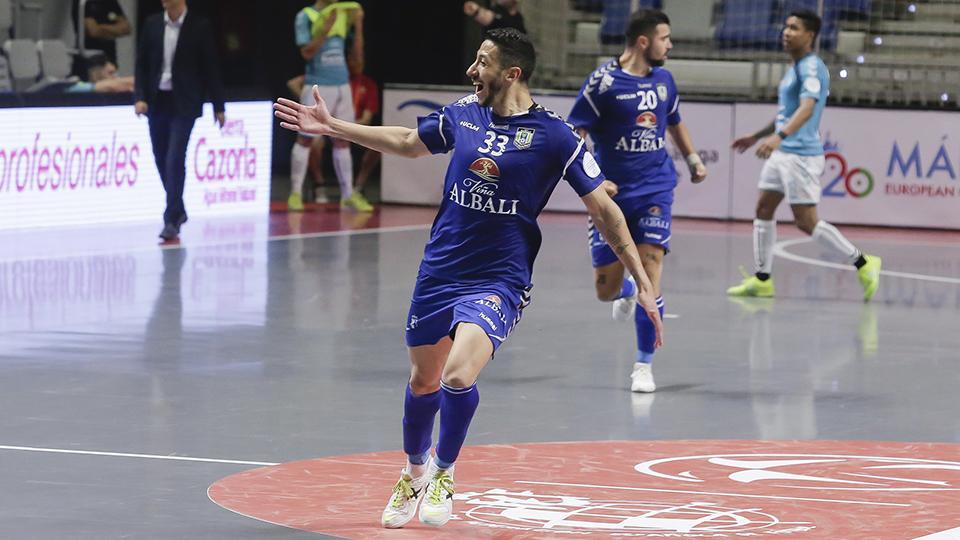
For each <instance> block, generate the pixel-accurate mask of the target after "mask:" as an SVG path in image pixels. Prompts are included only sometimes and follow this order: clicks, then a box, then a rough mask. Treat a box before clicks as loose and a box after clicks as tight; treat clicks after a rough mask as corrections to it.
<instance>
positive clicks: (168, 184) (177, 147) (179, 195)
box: [148, 91, 196, 226]
mask: <svg viewBox="0 0 960 540" xmlns="http://www.w3.org/2000/svg"><path fill="white" fill-rule="evenodd" d="M148 117H149V124H150V142H151V143H152V144H153V158H154V160H156V163H157V170H158V171H159V172H160V181H162V182H163V189H164V191H166V192H167V208H166V210H164V212H163V222H164V223H172V224H174V225H176V226H179V225H180V224H181V223H183V222H185V221H186V220H187V210H186V208H184V206H183V184H184V180H185V179H186V175H187V170H186V169H187V167H186V159H187V143H189V142H190V132H191V131H193V124H194V122H195V121H196V118H190V117H187V116H182V115H178V114H177V113H176V107H175V106H174V102H173V93H172V92H163V91H161V92H159V93H158V94H157V99H156V100H155V101H154V103H153V104H152V105H151V106H150V110H149V111H148Z"/></svg>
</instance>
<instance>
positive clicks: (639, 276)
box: [581, 186, 663, 347]
mask: <svg viewBox="0 0 960 540" xmlns="http://www.w3.org/2000/svg"><path fill="white" fill-rule="evenodd" d="M581 200H582V201H583V204H584V205H586V207H587V212H588V213H589V214H590V218H591V219H593V223H594V225H596V226H597V228H598V229H599V230H600V234H602V235H603V238H604V239H605V240H606V241H607V244H609V245H610V248H611V249H612V250H613V252H614V253H616V255H617V258H619V259H620V262H622V263H623V265H624V266H625V267H626V268H627V270H628V271H629V272H630V274H631V275H632V276H633V279H635V280H636V281H637V287H638V288H639V289H640V290H639V292H638V293H637V302H638V303H639V304H640V305H641V306H643V310H644V311H645V312H646V314H647V317H650V320H651V321H652V322H653V326H654V328H656V331H657V340H656V346H657V347H660V346H662V345H663V323H662V321H661V320H660V311H659V310H658V309H657V301H656V298H655V295H654V293H653V284H652V283H651V282H650V278H649V277H647V273H646V272H644V270H643V264H642V263H641V262H640V254H639V253H638V252H637V246H636V245H634V243H633V239H632V238H631V236H630V229H628V228H627V221H626V219H625V218H624V217H623V212H622V211H621V210H620V207H619V206H617V203H615V202H613V199H611V198H610V196H609V195H607V192H606V191H605V190H604V189H603V187H602V186H600V187H597V189H595V190H593V191H591V192H590V193H588V194H587V195H584V196H583V197H581Z"/></svg>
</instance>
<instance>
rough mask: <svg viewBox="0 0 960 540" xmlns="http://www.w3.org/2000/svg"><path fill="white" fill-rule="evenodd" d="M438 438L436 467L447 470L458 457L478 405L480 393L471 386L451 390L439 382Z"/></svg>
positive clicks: (474, 385) (451, 388) (475, 386)
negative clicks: (440, 397)
mask: <svg viewBox="0 0 960 540" xmlns="http://www.w3.org/2000/svg"><path fill="white" fill-rule="evenodd" d="M440 393H441V394H443V398H442V399H441V401H440V438H439V439H438V440H437V459H436V462H437V466H438V467H440V468H441V469H449V468H450V466H451V465H453V462H454V461H456V460H457V456H458V455H460V448H462V447H463V441H464V440H466V438H467V429H468V428H469V427H470V420H472V419H473V413H475V412H476V411H477V405H479V404H480V391H479V390H477V385H476V384H473V385H470V386H468V387H467V388H453V387H451V386H447V385H445V384H443V382H442V381H441V382H440Z"/></svg>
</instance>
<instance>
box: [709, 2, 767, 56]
mask: <svg viewBox="0 0 960 540" xmlns="http://www.w3.org/2000/svg"><path fill="white" fill-rule="evenodd" d="M782 24H783V21H782V20H781V17H780V5H779V2H778V0H725V1H724V2H723V3H722V4H721V14H720V20H719V22H718V23H717V30H716V33H715V34H714V38H715V39H716V41H717V45H719V46H720V47H722V48H748V49H770V50H775V49H777V48H779V47H780V29H781V26H782Z"/></svg>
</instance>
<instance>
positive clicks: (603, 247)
mask: <svg viewBox="0 0 960 540" xmlns="http://www.w3.org/2000/svg"><path fill="white" fill-rule="evenodd" d="M617 204H618V205H619V206H620V209H621V210H623V216H624V217H625V218H626V220H627V227H629V229H630V236H632V237H633V243H634V244H652V245H654V246H661V247H663V250H664V251H665V252H667V253H669V252H670V220H671V210H670V208H671V206H672V205H673V190H672V189H671V190H669V191H660V192H658V193H651V194H649V195H641V196H639V197H630V198H627V199H623V200H621V201H617ZM587 236H588V237H589V241H590V257H591V258H592V259H593V267H594V268H599V267H601V266H606V265H608V264H611V263H615V262H617V261H618V260H619V259H617V255H616V254H615V253H614V252H613V250H612V249H610V246H608V245H607V242H606V241H604V239H603V236H602V235H601V234H600V231H598V230H597V227H596V226H595V225H594V224H593V221H592V220H590V219H589V218H588V219H587Z"/></svg>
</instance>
